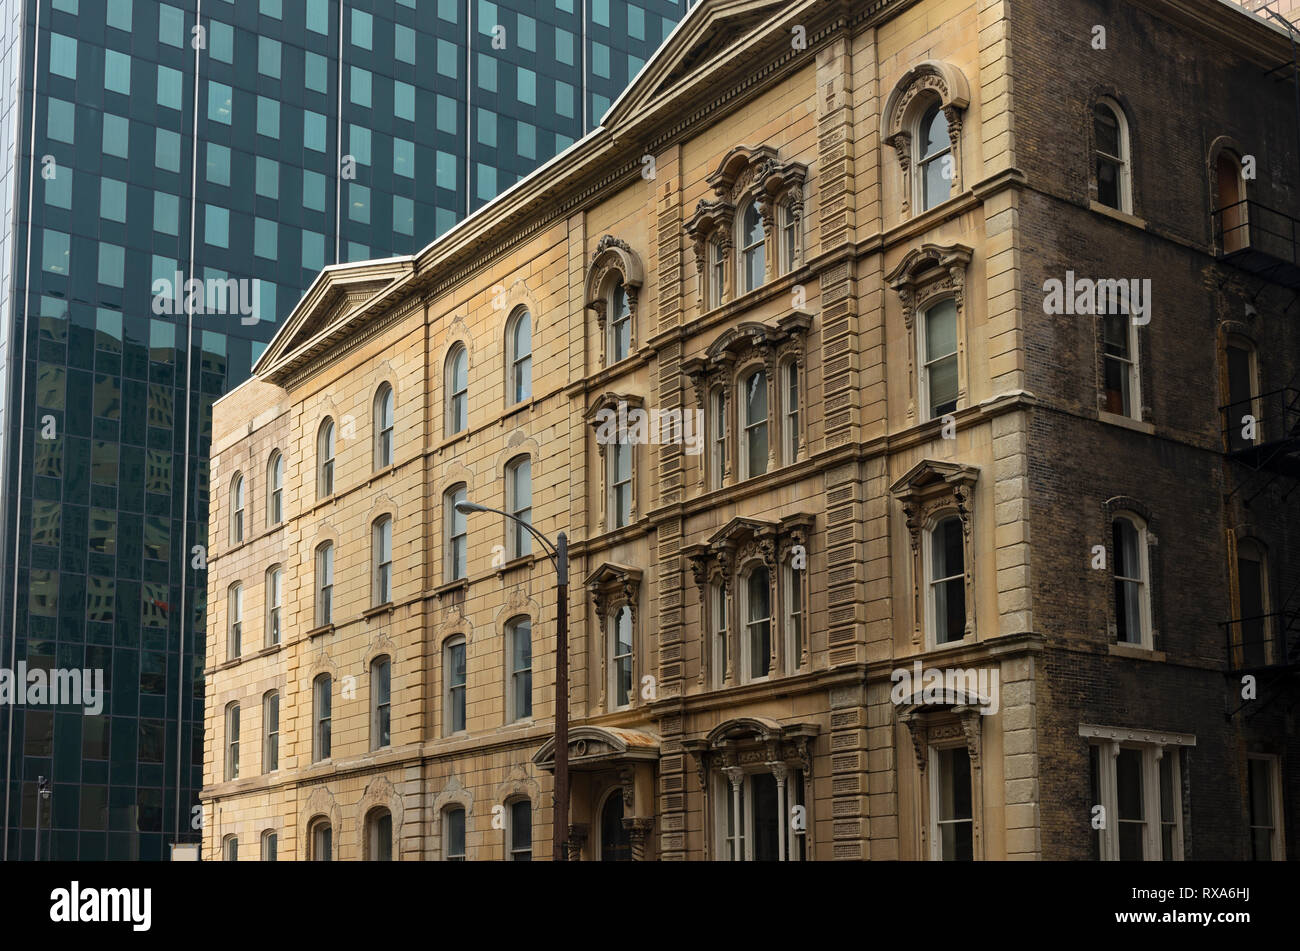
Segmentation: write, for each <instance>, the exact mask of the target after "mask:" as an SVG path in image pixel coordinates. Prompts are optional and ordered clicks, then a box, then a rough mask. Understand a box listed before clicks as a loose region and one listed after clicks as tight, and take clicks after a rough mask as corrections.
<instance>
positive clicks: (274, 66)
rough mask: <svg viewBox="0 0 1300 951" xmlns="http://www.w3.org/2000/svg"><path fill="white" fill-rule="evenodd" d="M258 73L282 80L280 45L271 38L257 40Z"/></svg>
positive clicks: (263, 37)
mask: <svg viewBox="0 0 1300 951" xmlns="http://www.w3.org/2000/svg"><path fill="white" fill-rule="evenodd" d="M257 71H258V72H259V73H261V74H262V75H263V76H270V77H271V78H272V79H279V78H280V43H279V41H278V40H273V39H271V37H269V36H259V37H258V38H257Z"/></svg>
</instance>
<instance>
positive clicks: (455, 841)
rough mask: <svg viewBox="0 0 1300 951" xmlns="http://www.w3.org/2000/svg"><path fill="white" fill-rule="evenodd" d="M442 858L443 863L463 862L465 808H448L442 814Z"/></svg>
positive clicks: (464, 855) (464, 857)
mask: <svg viewBox="0 0 1300 951" xmlns="http://www.w3.org/2000/svg"><path fill="white" fill-rule="evenodd" d="M442 858H443V861H445V862H464V861H465V859H466V854H465V808H464V807H463V806H449V807H448V808H447V809H446V811H444V812H443V814H442Z"/></svg>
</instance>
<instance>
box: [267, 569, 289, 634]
mask: <svg viewBox="0 0 1300 951" xmlns="http://www.w3.org/2000/svg"><path fill="white" fill-rule="evenodd" d="M283 639H284V568H283V567H282V566H280V565H272V566H271V567H270V568H268V569H266V637H265V641H266V646H267V647H274V646H275V645H277V644H279V643H280V642H281V641H282V640H283Z"/></svg>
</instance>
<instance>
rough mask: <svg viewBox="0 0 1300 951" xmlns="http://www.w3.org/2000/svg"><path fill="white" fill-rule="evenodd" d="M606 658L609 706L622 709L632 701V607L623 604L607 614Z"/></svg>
mask: <svg viewBox="0 0 1300 951" xmlns="http://www.w3.org/2000/svg"><path fill="white" fill-rule="evenodd" d="M608 624H609V633H608V635H607V641H608V644H609V646H608V648H607V649H608V651H609V654H608V660H607V666H608V669H609V696H610V701H611V707H612V709H615V710H622V709H623V708H624V707H628V706H630V705H631V703H632V649H633V648H632V608H631V606H630V605H627V604H624V605H621V606H620V607H618V608H616V609H615V610H614V613H613V614H611V615H610V616H609V621H608Z"/></svg>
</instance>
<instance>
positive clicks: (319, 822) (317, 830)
mask: <svg viewBox="0 0 1300 951" xmlns="http://www.w3.org/2000/svg"><path fill="white" fill-rule="evenodd" d="M309 828H310V831H309V832H308V835H307V841H308V842H309V843H310V845H309V847H310V849H311V855H310V856H308V859H309V860H310V861H312V862H331V861H333V860H334V830H333V829H331V828H330V823H329V820H328V819H326V818H325V817H324V816H320V817H318V818H316V819H314V820H313V821H312V823H311V826H310V827H309Z"/></svg>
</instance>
